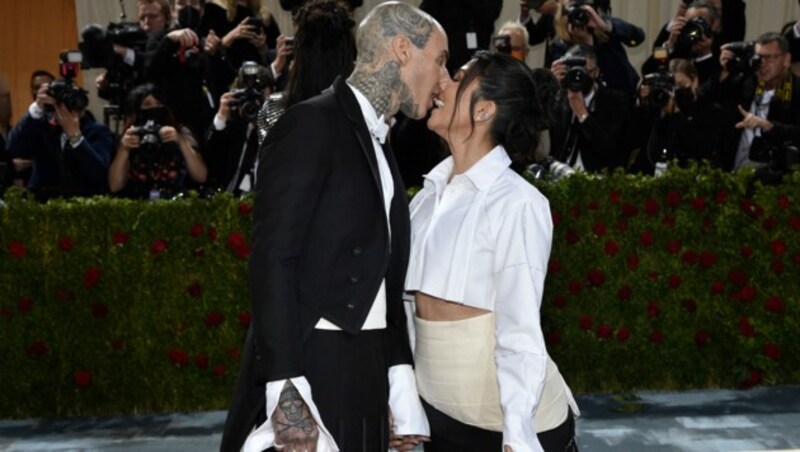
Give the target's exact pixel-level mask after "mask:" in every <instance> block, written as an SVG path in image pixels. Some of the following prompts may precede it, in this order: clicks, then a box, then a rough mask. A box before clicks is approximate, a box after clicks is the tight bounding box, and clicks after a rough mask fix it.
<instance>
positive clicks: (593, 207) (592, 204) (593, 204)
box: [586, 200, 600, 210]
mask: <svg viewBox="0 0 800 452" xmlns="http://www.w3.org/2000/svg"><path fill="white" fill-rule="evenodd" d="M599 206H600V205H599V204H598V203H597V201H595V200H592V201H589V202H588V203H587V204H586V208H587V209H589V210H597V208H598V207H599Z"/></svg>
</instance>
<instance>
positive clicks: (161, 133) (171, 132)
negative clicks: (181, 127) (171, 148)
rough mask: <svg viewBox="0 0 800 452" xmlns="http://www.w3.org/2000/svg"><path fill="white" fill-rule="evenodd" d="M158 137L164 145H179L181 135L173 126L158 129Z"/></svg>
mask: <svg viewBox="0 0 800 452" xmlns="http://www.w3.org/2000/svg"><path fill="white" fill-rule="evenodd" d="M158 137H159V138H161V142H162V143H173V142H174V143H177V142H178V140H179V139H180V137H181V135H180V134H179V133H178V131H177V130H175V127H172V126H163V127H161V128H160V129H158Z"/></svg>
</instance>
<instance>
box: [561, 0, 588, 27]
mask: <svg viewBox="0 0 800 452" xmlns="http://www.w3.org/2000/svg"><path fill="white" fill-rule="evenodd" d="M584 5H591V3H590V2H589V0H575V1H573V2H572V4H571V5H569V6H567V21H569V23H570V24H572V26H573V27H578V28H583V27H585V26H586V25H587V24H588V23H589V13H588V12H586V11H585V10H584V9H582V8H581V6H584Z"/></svg>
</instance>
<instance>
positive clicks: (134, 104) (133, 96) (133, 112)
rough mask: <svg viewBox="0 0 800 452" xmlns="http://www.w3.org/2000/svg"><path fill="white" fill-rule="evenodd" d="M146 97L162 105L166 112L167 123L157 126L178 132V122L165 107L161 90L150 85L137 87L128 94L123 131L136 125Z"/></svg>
mask: <svg viewBox="0 0 800 452" xmlns="http://www.w3.org/2000/svg"><path fill="white" fill-rule="evenodd" d="M147 96H153V97H154V98H155V99H156V100H157V101H159V102H161V104H162V105H164V108H165V109H166V110H167V114H166V122H167V123H166V124H159V125H162V126H172V127H174V128H175V129H176V130H179V131H180V129H181V125H180V123H178V120H177V119H175V115H174V114H173V113H172V110H171V109H170V108H169V107H168V106H167V103H166V101H165V99H166V97H165V95H164V92H163V91H162V90H161V88H159V87H158V86H156V85H154V84H152V83H145V84H144V85H139V86H137V87H136V88H133V89H132V90H131V92H130V93H128V98H127V100H126V105H125V107H126V110H125V111H126V112H127V117H128V119H127V120H126V121H125V129H127V128H128V127H130V126H131V125H133V124H137V122H138V119H139V118H138V116H139V112H140V111H141V110H142V102H143V101H144V99H145V98H146V97H147Z"/></svg>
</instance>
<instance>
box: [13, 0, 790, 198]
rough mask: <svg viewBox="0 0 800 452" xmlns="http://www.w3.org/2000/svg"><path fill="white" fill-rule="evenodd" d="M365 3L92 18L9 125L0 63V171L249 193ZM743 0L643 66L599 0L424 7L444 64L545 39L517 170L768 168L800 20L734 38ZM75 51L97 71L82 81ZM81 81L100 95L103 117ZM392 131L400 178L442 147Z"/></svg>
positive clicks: (150, 7) (767, 173) (416, 176)
mask: <svg viewBox="0 0 800 452" xmlns="http://www.w3.org/2000/svg"><path fill="white" fill-rule="evenodd" d="M361 5H362V1H361V0H351V1H349V2H345V1H342V0H307V1H303V0H281V1H280V6H281V8H283V9H284V10H286V11H289V12H291V14H292V18H293V29H292V30H284V31H281V30H280V29H279V27H278V24H277V22H276V20H275V18H274V17H273V16H272V14H271V13H270V11H268V9H267V8H266V7H265V5H264V4H262V1H261V0H216V1H213V2H212V1H210V0H209V1H204V0H138V1H137V16H136V17H137V21H136V22H124V23H112V24H109V25H108V26H106V27H103V26H96V25H95V26H90V27H87V28H86V29H84V30H83V31H82V34H81V43H80V46H79V47H78V49H76V50H75V51H69V52H64V53H62V54H61V55H60V61H61V63H60V66H59V74H52V73H50V72H48V71H44V70H39V71H35V72H34V73H33V74H31V77H30V87H31V98H32V99H31V104H30V106H29V108H28V109H27V112H26V113H25V115H24V116H23V117H22V118H20V119H19V120H18V121H17V122H16V123H15V124H12V123H11V120H10V101H11V100H10V96H9V94H8V86H7V83H6V82H5V80H4V79H3V78H2V76H0V141H1V142H0V150H4V152H3V153H2V155H0V170H2V172H0V173H1V175H2V187H3V188H5V187H7V186H10V185H19V186H23V187H26V188H27V189H28V190H29V191H31V192H32V193H33V194H34V195H35V196H36V197H37V199H40V200H42V201H46V200H48V199H51V198H53V197H71V196H92V195H98V194H110V195H114V196H122V197H130V198H137V199H171V198H174V197H175V196H181V195H182V194H183V193H185V192H186V191H187V190H197V191H199V192H200V193H201V194H202V195H204V196H211V195H213V194H214V193H217V192H221V191H227V192H230V193H233V194H235V195H239V194H242V193H246V192H248V191H251V190H252V189H254V187H255V184H256V174H257V171H256V169H257V167H258V162H259V159H260V158H261V157H262V156H260V155H259V154H260V153H259V148H260V143H261V142H262V141H263V140H264V137H265V136H266V135H267V134H268V133H269V130H270V128H271V126H272V125H273V124H274V123H275V121H277V119H278V118H279V117H280V116H281V114H282V112H283V111H285V110H286V109H287V108H290V107H291V106H292V105H294V104H295V103H297V102H300V101H303V100H305V99H308V98H310V97H312V96H314V95H316V94H318V93H320V92H321V91H322V90H324V89H326V88H327V87H328V86H330V84H331V83H332V82H333V81H334V79H335V78H336V77H338V76H347V75H348V74H349V72H350V71H352V68H353V61H354V60H355V42H354V28H355V23H354V21H353V18H352V12H353V9H354V8H358V7H360V6H361ZM745 6H746V4H745V2H744V0H698V1H691V0H683V1H682V2H681V3H680V5H679V6H678V8H677V10H676V11H675V13H674V17H673V18H672V19H671V20H669V22H667V23H666V24H664V25H663V27H662V28H661V29H660V30H659V34H658V36H657V37H656V39H655V41H654V44H653V49H652V56H651V57H650V58H648V59H647V61H645V63H644V64H643V65H642V67H639V68H637V67H634V65H633V64H632V63H631V61H630V60H629V58H628V54H627V49H628V48H632V47H637V46H640V45H642V43H643V42H645V32H644V30H643V29H642V28H641V27H640V26H638V25H636V24H633V23H630V22H628V21H626V20H625V19H624V18H620V17H617V16H615V15H614V14H613V11H612V10H611V6H610V1H609V0H521V1H520V2H519V17H518V19H517V20H515V21H512V22H507V23H505V24H502V25H500V26H499V27H496V26H495V22H496V21H497V19H498V17H499V15H500V11H501V9H502V0H423V1H422V3H421V5H420V8H421V9H422V10H424V11H426V12H428V13H429V14H431V15H432V16H433V17H434V18H436V19H437V20H438V21H439V22H440V23H441V24H442V26H443V27H444V29H445V30H446V32H447V34H448V39H449V51H450V56H449V60H448V64H447V66H448V69H449V70H450V72H451V73H453V72H454V71H455V70H456V69H458V68H459V67H461V66H462V65H463V64H464V63H466V62H467V61H469V59H470V57H471V55H472V54H473V53H474V52H476V51H478V50H490V51H494V52H503V53H508V54H510V55H512V56H514V57H515V58H518V59H520V60H523V61H526V60H529V59H528V54H529V52H530V49H531V46H540V45H541V46H544V60H543V61H541V62H536V63H535V64H534V66H538V67H536V68H535V69H534V74H535V75H536V76H537V77H539V78H540V80H541V82H542V83H541V84H540V86H542V87H543V88H542V89H543V90H544V91H546V92H545V93H541V94H542V95H541V96H539V97H540V99H539V102H544V103H545V105H543V106H544V107H545V109H546V110H547V111H550V112H551V113H552V115H551V117H550V118H548V124H546V126H547V127H546V128H547V130H546V131H545V132H543V135H542V137H541V138H542V139H541V140H539V143H538V146H537V148H535V149H530V152H529V155H528V157H527V159H525V161H524V162H522V163H520V164H519V165H518V167H517V168H515V169H517V170H518V171H520V172H522V171H527V172H528V173H529V174H531V175H533V176H534V177H543V178H550V179H556V178H558V177H561V176H563V175H566V174H571V173H574V172H580V171H584V172H590V173H602V172H605V171H609V170H615V169H617V168H623V169H624V170H625V171H628V172H631V173H639V174H645V175H659V174H661V173H663V171H665V170H666V169H667V167H668V166H669V165H681V166H687V165H689V164H690V163H691V162H692V161H701V160H705V161H708V162H709V163H710V164H711V165H713V166H716V167H718V168H721V169H723V170H725V171H735V170H739V169H741V168H755V170H756V173H757V174H758V175H759V176H760V178H761V180H762V181H765V182H776V181H779V180H780V178H781V177H782V176H783V175H784V174H785V173H786V172H788V171H791V169H792V166H793V165H794V164H797V163H798V161H799V160H800V159H799V158H798V146H800V85H799V84H798V83H800V81H799V80H798V78H797V75H796V74H798V73H800V71H799V70H797V69H798V66H800V21H798V22H796V23H795V22H790V23H788V24H786V26H785V27H784V28H783V30H760V33H759V35H758V38H757V39H756V40H755V41H745V40H744V37H745V26H746V22H745ZM793 63H795V66H794V67H793ZM79 67H82V68H103V73H102V74H101V75H100V76H99V77H97V79H96V80H94V86H87V87H81V86H80V85H79V84H78V83H76V81H75V78H76V76H77V74H78V68H79ZM793 69H794V71H793ZM87 89H96V90H97V92H98V94H99V96H100V97H101V98H102V99H103V100H104V102H105V104H104V106H103V117H102V118H95V117H94V116H93V115H92V113H91V112H90V111H89V109H88V106H89V100H88V96H87ZM14 101H15V102H22V101H23V100H21V99H20V100H18V99H14ZM309 133H313V131H309ZM391 133H392V138H391V139H392V140H393V147H394V149H395V152H396V153H397V160H398V163H399V165H400V167H401V173H402V175H403V178H404V181H405V183H406V185H407V186H413V185H419V184H420V183H421V180H422V175H423V174H424V173H426V172H427V171H428V170H429V169H430V168H432V167H433V166H434V165H435V164H436V163H437V162H438V161H439V160H440V159H441V158H442V156H443V152H446V151H444V150H443V149H442V144H441V143H440V141H439V140H438V139H437V138H436V137H435V135H433V134H432V133H431V132H429V131H428V130H427V129H426V127H425V121H409V120H408V119H406V118H403V117H398V118H396V121H395V123H394V124H393V127H392V132H391Z"/></svg>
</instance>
